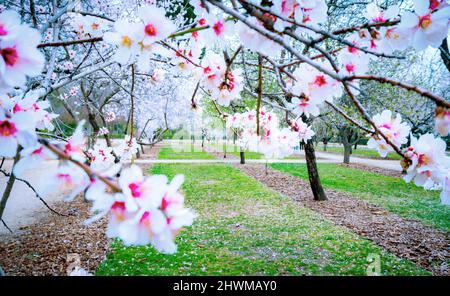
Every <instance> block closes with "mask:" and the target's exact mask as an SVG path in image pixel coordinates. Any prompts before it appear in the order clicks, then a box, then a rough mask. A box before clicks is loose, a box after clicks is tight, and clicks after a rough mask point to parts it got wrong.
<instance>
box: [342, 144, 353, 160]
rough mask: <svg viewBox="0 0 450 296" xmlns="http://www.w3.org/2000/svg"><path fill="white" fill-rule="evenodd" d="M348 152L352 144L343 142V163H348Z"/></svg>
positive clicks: (350, 151)
mask: <svg viewBox="0 0 450 296" xmlns="http://www.w3.org/2000/svg"><path fill="white" fill-rule="evenodd" d="M350 154H352V146H350V145H348V143H347V144H344V163H347V164H349V163H350Z"/></svg>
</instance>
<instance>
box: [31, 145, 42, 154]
mask: <svg viewBox="0 0 450 296" xmlns="http://www.w3.org/2000/svg"><path fill="white" fill-rule="evenodd" d="M43 150H44V146H41V147H39V148H38V149H36V150H34V151H33V155H38V154H41V153H42V151H43Z"/></svg>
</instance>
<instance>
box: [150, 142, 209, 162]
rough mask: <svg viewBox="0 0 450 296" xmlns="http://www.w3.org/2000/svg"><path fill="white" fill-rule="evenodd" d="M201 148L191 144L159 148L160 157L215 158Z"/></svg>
mask: <svg viewBox="0 0 450 296" xmlns="http://www.w3.org/2000/svg"><path fill="white" fill-rule="evenodd" d="M181 148H183V149H181ZM199 150H201V148H199V147H191V146H190V145H186V146H185V147H179V148H176V149H173V148H171V147H162V148H161V149H160V150H159V154H158V159H214V156H212V155H210V154H209V153H207V152H204V151H199Z"/></svg>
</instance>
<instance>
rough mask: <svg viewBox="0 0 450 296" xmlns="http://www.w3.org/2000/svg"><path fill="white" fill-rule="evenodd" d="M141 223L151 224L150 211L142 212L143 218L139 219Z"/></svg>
mask: <svg viewBox="0 0 450 296" xmlns="http://www.w3.org/2000/svg"><path fill="white" fill-rule="evenodd" d="M139 223H142V224H146V225H149V224H150V212H144V214H142V217H141V219H140V220H139Z"/></svg>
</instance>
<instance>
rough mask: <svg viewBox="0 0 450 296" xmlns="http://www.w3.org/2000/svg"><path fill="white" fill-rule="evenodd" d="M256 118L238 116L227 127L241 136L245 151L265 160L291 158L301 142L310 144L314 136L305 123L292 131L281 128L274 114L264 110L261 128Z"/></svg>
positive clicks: (250, 113) (249, 113) (293, 126)
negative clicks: (261, 155) (258, 155)
mask: <svg viewBox="0 0 450 296" xmlns="http://www.w3.org/2000/svg"><path fill="white" fill-rule="evenodd" d="M256 115H257V114H256V112H255V111H254V110H251V111H247V112H244V113H235V114H233V115H232V116H231V117H230V118H229V119H228V121H227V125H228V126H229V127H231V128H233V129H235V130H236V131H237V132H238V133H239V139H238V145H239V146H240V147H241V148H242V149H248V150H250V151H255V152H260V153H262V154H264V156H265V158H282V157H286V156H289V155H291V154H292V153H294V149H295V147H297V146H298V144H299V143H300V141H308V140H310V139H311V138H312V137H313V136H314V131H312V129H311V128H310V127H309V126H308V125H307V124H306V123H304V122H303V121H302V120H301V119H298V120H297V121H295V122H293V123H292V124H291V126H290V127H289V128H288V127H285V128H280V127H279V126H280V123H279V119H278V117H277V115H276V114H275V113H274V112H271V111H267V110H265V109H262V110H261V111H260V113H259V125H258V119H257V116H256ZM258 131H259V132H258Z"/></svg>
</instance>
